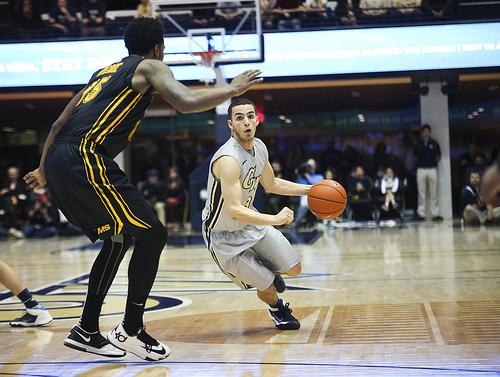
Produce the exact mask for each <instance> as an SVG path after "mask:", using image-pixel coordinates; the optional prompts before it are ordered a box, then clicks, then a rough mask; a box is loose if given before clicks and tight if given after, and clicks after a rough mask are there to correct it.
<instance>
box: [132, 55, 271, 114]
mask: <svg viewBox="0 0 500 377" xmlns="http://www.w3.org/2000/svg"><path fill="white" fill-rule="evenodd" d="M261 73H262V72H261V71H259V70H249V71H245V72H243V73H242V74H240V75H238V76H236V77H235V78H234V79H233V80H232V81H231V84H230V85H227V86H224V87H217V88H207V89H190V88H188V87H187V86H185V85H183V84H182V83H180V82H179V81H177V80H176V79H175V78H174V75H173V74H172V70H171V69H170V68H169V67H168V66H167V65H166V64H164V63H163V62H160V61H158V60H152V59H148V60H144V61H143V62H142V63H141V64H139V66H138V67H137V71H136V74H135V75H134V79H133V81H132V84H133V85H134V83H136V82H137V83H138V84H139V85H140V80H141V76H143V77H144V79H145V80H146V81H147V83H148V84H149V85H150V86H152V87H153V88H154V90H155V91H156V92H157V93H158V94H159V95H160V96H161V97H162V98H163V99H165V101H167V102H168V103H170V104H171V105H172V106H173V107H174V108H175V109H176V110H178V111H180V112H182V113H194V112H200V111H205V110H209V109H212V108H214V107H215V106H217V105H219V104H221V103H223V102H224V101H226V100H228V99H229V98H231V97H235V96H239V95H241V94H243V93H245V92H246V91H247V90H248V89H249V88H250V87H251V86H252V85H254V84H257V83H259V82H262V79H261V78H258V77H257V76H258V75H260V74H261Z"/></svg>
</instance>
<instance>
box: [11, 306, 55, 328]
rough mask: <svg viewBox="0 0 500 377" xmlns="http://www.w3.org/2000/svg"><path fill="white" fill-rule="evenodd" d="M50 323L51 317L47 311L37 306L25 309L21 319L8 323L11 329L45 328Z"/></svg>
mask: <svg viewBox="0 0 500 377" xmlns="http://www.w3.org/2000/svg"><path fill="white" fill-rule="evenodd" d="M50 322H52V317H51V315H50V313H49V311H48V310H47V309H45V308H44V307H43V306H41V305H38V306H35V307H34V308H32V309H26V312H25V313H24V315H23V316H22V317H19V318H16V319H15V320H13V321H10V325H11V326H12V327H37V326H45V325H47V324H49V323H50Z"/></svg>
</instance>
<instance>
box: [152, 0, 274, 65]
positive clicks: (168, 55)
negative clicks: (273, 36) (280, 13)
mask: <svg viewBox="0 0 500 377" xmlns="http://www.w3.org/2000/svg"><path fill="white" fill-rule="evenodd" d="M151 13H152V16H154V17H158V18H160V19H161V20H162V21H163V24H164V25H165V29H166V32H167V36H168V37H169V39H168V44H167V45H166V46H165V60H164V61H165V63H167V64H168V65H187V64H199V63H200V61H201V56H200V55H199V54H196V53H203V52H206V51H218V52H219V53H218V54H214V60H215V65H223V64H234V63H251V62H262V61H263V60H264V46H263V37H262V29H261V15H260V3H259V0H243V1H232V0H219V1H217V2H214V1H210V0H151ZM193 53H194V55H193Z"/></svg>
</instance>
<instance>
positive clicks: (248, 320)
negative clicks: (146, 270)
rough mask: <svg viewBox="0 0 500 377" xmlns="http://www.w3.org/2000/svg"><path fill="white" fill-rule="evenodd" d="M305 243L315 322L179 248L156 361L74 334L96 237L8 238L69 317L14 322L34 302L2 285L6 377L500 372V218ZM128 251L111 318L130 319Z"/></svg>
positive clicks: (302, 290) (34, 283)
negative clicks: (282, 318)
mask: <svg viewBox="0 0 500 377" xmlns="http://www.w3.org/2000/svg"><path fill="white" fill-rule="evenodd" d="M296 248H297V250H298V251H299V253H300V255H301V257H302V261H303V274H302V275H301V276H299V277H296V278H286V279H285V281H286V282H287V284H288V286H289V290H288V291H287V292H285V294H284V295H283V297H284V298H285V299H286V301H288V302H290V305H291V307H292V308H293V310H294V314H296V316H297V317H298V318H299V319H300V320H301V322H302V328H301V329H300V330H299V331H294V332H280V331H278V330H275V329H274V327H273V325H272V322H271V320H270V319H269V318H268V316H267V312H266V308H265V306H264V305H263V304H262V303H261V302H259V301H258V299H257V297H256V295H255V292H253V291H247V292H244V291H240V290H239V289H238V288H237V287H235V286H233V285H232V284H231V283H230V282H229V281H227V280H226V279H225V277H224V275H222V274H221V273H220V272H219V271H218V269H217V267H216V265H215V263H214V262H213V261H212V259H211V257H210V254H209V253H208V251H206V250H205V248H204V247H203V246H202V245H195V246H191V247H171V246H169V247H167V248H166V250H165V251H164V253H163V255H162V260H161V265H160V271H159V273H158V276H157V280H156V283H155V285H154V287H153V291H152V294H151V298H150V300H149V301H148V305H147V307H148V312H147V314H146V320H147V328H148V330H149V331H150V332H151V333H152V334H153V335H154V336H156V337H157V338H159V339H161V340H163V341H165V343H167V344H168V345H169V346H170V347H171V348H172V354H171V356H170V357H169V358H168V359H166V360H165V361H162V362H156V363H149V362H144V361H142V360H140V359H138V358H136V357H134V356H133V355H130V356H126V357H125V358H122V359H104V358H99V357H97V356H93V355H91V354H84V353H79V352H76V351H73V350H71V349H68V348H66V347H64V346H63V345H62V342H63V339H64V338H65V336H66V335H67V333H68V330H69V329H70V327H71V326H72V325H73V324H74V323H75V322H76V319H77V318H78V316H79V315H80V313H81V307H82V303H83V301H84V298H85V290H86V277H87V273H88V271H89V270H90V266H91V263H92V261H93V259H94V258H95V256H96V254H97V250H96V249H95V248H92V247H90V245H89V243H88V241H87V240H86V239H85V238H66V239H50V240H39V241H32V240H21V241H4V242H1V243H0V259H2V260H4V261H5V262H7V263H9V264H11V265H12V266H13V267H14V268H15V269H16V270H17V271H18V272H19V273H20V275H21V276H22V278H23V280H24V281H25V282H26V284H27V285H28V286H29V287H30V289H31V290H32V291H34V292H36V297H37V298H38V299H39V300H40V301H41V302H43V303H44V304H45V305H46V306H47V307H49V308H50V310H51V312H52V314H53V316H54V317H56V318H57V320H55V321H54V322H53V323H52V324H51V325H50V326H49V327H45V328H41V329H11V328H10V327H9V326H8V323H7V321H8V320H9V319H11V318H14V317H15V316H17V315H19V314H20V313H21V312H20V311H19V309H20V306H19V304H17V301H16V300H13V299H12V298H10V297H8V295H7V294H5V291H4V292H3V293H4V294H3V295H2V294H1V293H0V376H79V377H83V376H105V377H111V376H147V377H156V376H238V377H240V376H241V377H252V376H255V377H257V376H499V375H500V229H499V228H470V229H465V230H464V229H461V228H460V227H453V226H452V225H451V223H444V224H439V225H436V224H430V223H425V224H419V225H416V224H414V225H411V224H410V225H407V226H405V227H403V228H398V227H396V228H382V229H358V230H354V229H329V230H325V231H322V234H321V233H320V236H319V237H316V239H313V241H312V242H311V243H309V244H302V245H297V246H296ZM124 262H125V263H123V264H122V267H121V269H120V271H119V273H118V276H117V279H116V280H115V283H114V284H113V286H112V287H111V291H110V292H111V293H110V295H109V297H108V298H107V300H106V303H105V306H104V308H103V314H104V315H105V317H104V318H103V319H102V320H101V328H102V330H106V331H107V330H109V329H110V328H112V327H113V326H115V325H116V324H117V323H118V322H119V321H120V320H121V316H122V311H123V308H124V303H125V294H126V282H127V278H126V265H127V262H128V256H127V257H126V259H125V261H124Z"/></svg>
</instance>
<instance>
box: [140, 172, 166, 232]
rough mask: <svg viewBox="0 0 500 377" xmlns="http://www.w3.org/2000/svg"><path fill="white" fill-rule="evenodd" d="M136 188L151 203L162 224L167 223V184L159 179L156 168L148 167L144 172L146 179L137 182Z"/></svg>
mask: <svg viewBox="0 0 500 377" xmlns="http://www.w3.org/2000/svg"><path fill="white" fill-rule="evenodd" d="M137 188H138V189H139V191H140V192H142V195H144V198H145V199H146V200H147V201H148V202H149V203H150V204H151V207H153V209H154V211H155V213H156V216H157V217H158V220H160V222H161V223H162V224H163V225H165V226H166V225H167V218H166V203H165V200H166V199H167V186H166V185H165V182H163V181H161V180H160V178H159V174H158V170H156V169H150V170H148V171H147V172H146V181H144V182H139V184H138V185H137Z"/></svg>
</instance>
